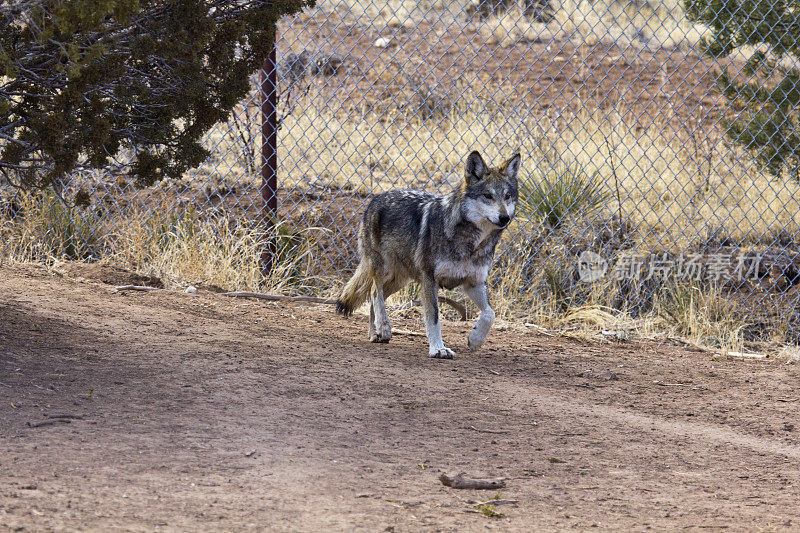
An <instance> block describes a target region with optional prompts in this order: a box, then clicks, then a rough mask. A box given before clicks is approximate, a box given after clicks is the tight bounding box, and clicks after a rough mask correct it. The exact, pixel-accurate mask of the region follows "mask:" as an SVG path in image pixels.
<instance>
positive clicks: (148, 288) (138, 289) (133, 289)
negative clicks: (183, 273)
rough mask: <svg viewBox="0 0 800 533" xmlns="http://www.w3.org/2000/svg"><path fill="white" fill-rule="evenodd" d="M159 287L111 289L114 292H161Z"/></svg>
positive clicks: (121, 287) (133, 286) (119, 287)
mask: <svg viewBox="0 0 800 533" xmlns="http://www.w3.org/2000/svg"><path fill="white" fill-rule="evenodd" d="M160 290H161V289H159V288H158V287H147V286H145V285H119V286H118V287H114V288H113V289H111V291H112V292H120V291H160Z"/></svg>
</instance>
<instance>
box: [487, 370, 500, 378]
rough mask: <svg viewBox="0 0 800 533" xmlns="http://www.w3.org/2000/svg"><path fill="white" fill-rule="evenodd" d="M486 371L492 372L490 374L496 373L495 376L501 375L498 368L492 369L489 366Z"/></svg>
mask: <svg viewBox="0 0 800 533" xmlns="http://www.w3.org/2000/svg"><path fill="white" fill-rule="evenodd" d="M486 371H487V372H488V373H490V374H494V375H495V376H499V375H500V372H497V371H496V370H492V369H491V368H487V369H486Z"/></svg>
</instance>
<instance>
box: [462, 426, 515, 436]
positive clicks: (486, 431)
mask: <svg viewBox="0 0 800 533" xmlns="http://www.w3.org/2000/svg"><path fill="white" fill-rule="evenodd" d="M467 429H471V430H472V431H477V432H478V433H496V434H498V435H500V434H503V433H508V431H505V430H497V429H478V428H476V427H475V426H467Z"/></svg>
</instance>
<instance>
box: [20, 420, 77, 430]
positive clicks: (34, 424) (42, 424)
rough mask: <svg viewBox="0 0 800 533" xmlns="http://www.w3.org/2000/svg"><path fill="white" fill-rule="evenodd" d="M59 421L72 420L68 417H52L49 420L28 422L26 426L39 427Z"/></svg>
mask: <svg viewBox="0 0 800 533" xmlns="http://www.w3.org/2000/svg"><path fill="white" fill-rule="evenodd" d="M59 422H61V423H62V424H69V423H70V422H72V420H70V419H69V418H52V419H50V420H42V421H41V422H28V427H32V428H40V427H44V426H53V425H55V424H58V423H59Z"/></svg>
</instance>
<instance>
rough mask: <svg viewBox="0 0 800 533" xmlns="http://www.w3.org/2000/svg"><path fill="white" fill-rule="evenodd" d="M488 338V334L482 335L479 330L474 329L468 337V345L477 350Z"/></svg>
mask: <svg viewBox="0 0 800 533" xmlns="http://www.w3.org/2000/svg"><path fill="white" fill-rule="evenodd" d="M485 340H486V335H481V334H480V333H479V332H477V331H475V330H473V331H472V333H470V334H469V337H468V338H467V346H469V349H470V350H472V351H475V350H477V349H478V348H480V347H481V346H483V343H484V341H485Z"/></svg>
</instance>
